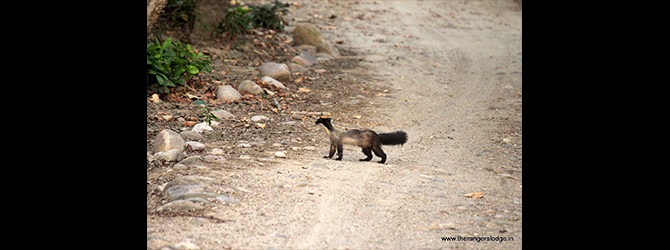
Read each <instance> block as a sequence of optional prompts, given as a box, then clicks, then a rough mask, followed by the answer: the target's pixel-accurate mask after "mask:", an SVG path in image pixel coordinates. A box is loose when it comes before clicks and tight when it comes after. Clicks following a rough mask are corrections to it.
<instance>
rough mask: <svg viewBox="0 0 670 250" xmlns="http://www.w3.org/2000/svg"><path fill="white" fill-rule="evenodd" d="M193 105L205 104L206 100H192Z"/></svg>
mask: <svg viewBox="0 0 670 250" xmlns="http://www.w3.org/2000/svg"><path fill="white" fill-rule="evenodd" d="M193 105H196V106H198V105H207V102H206V101H203V100H197V101H195V102H193ZM200 109H203V108H200ZM205 111H206V109H205Z"/></svg>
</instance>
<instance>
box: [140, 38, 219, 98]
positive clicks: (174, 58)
mask: <svg viewBox="0 0 670 250" xmlns="http://www.w3.org/2000/svg"><path fill="white" fill-rule="evenodd" d="M210 64H211V62H210V61H209V59H208V57H207V56H205V55H203V54H202V52H198V53H195V51H194V50H193V48H191V45H188V44H186V45H183V44H182V43H180V42H179V41H176V42H174V43H173V42H172V38H168V39H167V40H165V41H164V42H162V43H161V42H160V41H159V40H158V38H156V39H155V41H154V42H152V43H147V89H148V90H151V91H152V92H157V91H161V92H168V91H169V88H170V87H175V86H176V85H175V83H179V84H181V85H184V84H186V80H188V79H191V78H192V77H193V76H194V75H196V74H198V72H200V71H201V70H202V71H203V72H205V73H209V72H212V66H211V65H210ZM157 85H158V86H157ZM161 87H162V88H161Z"/></svg>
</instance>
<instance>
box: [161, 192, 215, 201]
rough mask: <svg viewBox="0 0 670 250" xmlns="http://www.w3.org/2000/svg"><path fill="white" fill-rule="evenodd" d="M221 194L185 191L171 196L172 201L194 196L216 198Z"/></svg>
mask: <svg viewBox="0 0 670 250" xmlns="http://www.w3.org/2000/svg"><path fill="white" fill-rule="evenodd" d="M217 196H219V194H213V193H207V192H185V193H179V194H176V195H174V196H172V198H170V200H171V201H176V200H188V199H192V198H203V199H208V198H216V197H217Z"/></svg>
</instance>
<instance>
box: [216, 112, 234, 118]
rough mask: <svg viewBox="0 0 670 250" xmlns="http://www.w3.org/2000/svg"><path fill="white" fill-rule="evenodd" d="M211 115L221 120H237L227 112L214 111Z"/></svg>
mask: <svg viewBox="0 0 670 250" xmlns="http://www.w3.org/2000/svg"><path fill="white" fill-rule="evenodd" d="M211 113H212V114H213V115H214V116H216V117H218V118H219V119H233V118H235V115H233V114H231V113H230V112H228V111H225V110H214V111H212V112H211Z"/></svg>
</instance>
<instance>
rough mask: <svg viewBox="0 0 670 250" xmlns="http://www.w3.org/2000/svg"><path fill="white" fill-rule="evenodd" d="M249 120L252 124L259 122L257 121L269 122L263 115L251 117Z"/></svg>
mask: <svg viewBox="0 0 670 250" xmlns="http://www.w3.org/2000/svg"><path fill="white" fill-rule="evenodd" d="M249 120H251V121H252V122H259V121H262V120H270V118H268V117H267V116H264V115H256V116H253V117H251V119H249Z"/></svg>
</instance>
